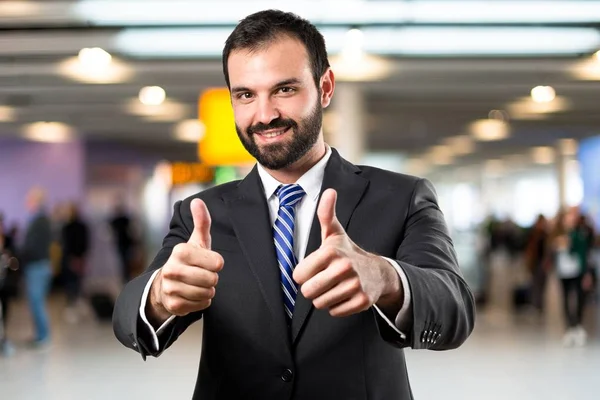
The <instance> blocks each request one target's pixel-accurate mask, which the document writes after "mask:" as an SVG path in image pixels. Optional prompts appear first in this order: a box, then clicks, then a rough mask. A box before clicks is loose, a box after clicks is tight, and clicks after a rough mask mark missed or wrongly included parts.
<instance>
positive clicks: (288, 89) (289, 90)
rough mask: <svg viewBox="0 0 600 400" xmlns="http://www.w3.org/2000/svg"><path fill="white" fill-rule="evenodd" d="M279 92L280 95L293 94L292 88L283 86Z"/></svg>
mask: <svg viewBox="0 0 600 400" xmlns="http://www.w3.org/2000/svg"><path fill="white" fill-rule="evenodd" d="M279 91H280V92H281V93H294V88H291V87H288V86H284V87H282V88H280V89H279Z"/></svg>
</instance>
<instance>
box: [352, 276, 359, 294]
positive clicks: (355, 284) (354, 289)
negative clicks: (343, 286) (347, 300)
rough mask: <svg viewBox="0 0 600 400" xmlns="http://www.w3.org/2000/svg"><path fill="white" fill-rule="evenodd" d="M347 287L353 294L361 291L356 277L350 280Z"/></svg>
mask: <svg viewBox="0 0 600 400" xmlns="http://www.w3.org/2000/svg"><path fill="white" fill-rule="evenodd" d="M349 286H350V290H351V291H352V292H354V293H356V292H359V291H361V290H362V285H361V284H360V279H358V277H355V278H352V279H351V280H350V285H349Z"/></svg>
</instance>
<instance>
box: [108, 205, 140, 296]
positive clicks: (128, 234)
mask: <svg viewBox="0 0 600 400" xmlns="http://www.w3.org/2000/svg"><path fill="white" fill-rule="evenodd" d="M110 226H111V228H112V231H113V233H114V235H115V242H116V245H117V251H118V253H119V260H120V264H121V276H122V279H123V284H126V283H127V282H129V281H130V280H131V278H132V271H131V270H132V260H133V257H134V245H135V240H134V235H133V222H132V219H131V217H130V216H129V214H128V212H127V209H126V207H125V200H124V199H123V198H121V197H119V198H118V199H117V201H116V203H115V208H114V212H113V216H112V218H111V220H110Z"/></svg>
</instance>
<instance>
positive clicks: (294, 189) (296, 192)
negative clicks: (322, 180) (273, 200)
mask: <svg viewBox="0 0 600 400" xmlns="http://www.w3.org/2000/svg"><path fill="white" fill-rule="evenodd" d="M276 193H277V197H279V207H285V206H288V207H293V206H295V205H296V203H298V202H299V201H300V200H302V197H304V195H305V194H306V193H305V192H304V190H303V189H302V186H300V185H298V184H295V183H294V184H289V185H281V186H279V187H278V188H277V192H276Z"/></svg>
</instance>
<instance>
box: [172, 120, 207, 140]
mask: <svg viewBox="0 0 600 400" xmlns="http://www.w3.org/2000/svg"><path fill="white" fill-rule="evenodd" d="M204 129H205V128H204V124H203V123H202V121H200V120H197V119H187V120H185V121H181V122H180V123H178V124H177V125H176V127H175V139H177V140H179V141H181V142H189V143H198V142H200V140H202V137H203V136H204Z"/></svg>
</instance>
